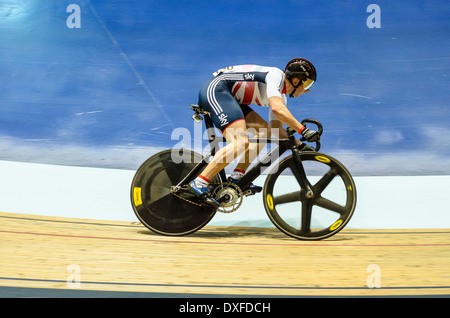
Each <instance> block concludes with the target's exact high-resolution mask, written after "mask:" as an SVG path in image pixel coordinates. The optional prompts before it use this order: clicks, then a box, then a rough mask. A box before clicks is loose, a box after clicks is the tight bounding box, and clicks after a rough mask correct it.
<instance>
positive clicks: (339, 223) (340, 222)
mask: <svg viewBox="0 0 450 318" xmlns="http://www.w3.org/2000/svg"><path fill="white" fill-rule="evenodd" d="M342 222H343V221H342V220H337V221H336V222H334V223H333V225H331V226H330V227H329V230H330V231H334V230H336V229H337V228H338V227H339V226H340V225H341V224H342Z"/></svg>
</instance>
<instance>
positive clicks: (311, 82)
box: [302, 78, 314, 90]
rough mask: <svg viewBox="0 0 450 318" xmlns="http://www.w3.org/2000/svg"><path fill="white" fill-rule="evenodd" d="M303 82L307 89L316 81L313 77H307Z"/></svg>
mask: <svg viewBox="0 0 450 318" xmlns="http://www.w3.org/2000/svg"><path fill="white" fill-rule="evenodd" d="M302 83H303V88H304V89H305V90H307V89H309V88H310V87H311V86H312V85H313V84H314V81H313V80H312V79H309V78H307V79H305V80H304V81H302Z"/></svg>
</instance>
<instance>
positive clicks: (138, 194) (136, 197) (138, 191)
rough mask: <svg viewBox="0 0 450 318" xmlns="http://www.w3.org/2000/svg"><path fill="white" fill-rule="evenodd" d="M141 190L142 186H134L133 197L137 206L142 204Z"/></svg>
mask: <svg viewBox="0 0 450 318" xmlns="http://www.w3.org/2000/svg"><path fill="white" fill-rule="evenodd" d="M141 192H142V188H139V187H134V188H133V199H134V205H135V206H140V205H141V204H142V196H141Z"/></svg>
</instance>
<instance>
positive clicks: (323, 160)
mask: <svg viewBox="0 0 450 318" xmlns="http://www.w3.org/2000/svg"><path fill="white" fill-rule="evenodd" d="M314 158H315V159H316V160H317V161H320V162H323V163H330V162H331V160H330V159H328V158H327V157H325V156H315V157H314Z"/></svg>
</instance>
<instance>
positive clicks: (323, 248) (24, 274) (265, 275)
mask: <svg viewBox="0 0 450 318" xmlns="http://www.w3.org/2000/svg"><path fill="white" fill-rule="evenodd" d="M0 235H1V258H0V259H1V260H0V271H1V273H0V286H1V287H0V290H1V288H2V287H3V288H6V287H8V288H9V287H17V288H19V290H20V288H23V289H24V290H30V289H29V288H34V289H33V290H38V291H39V290H44V289H52V290H55V289H56V290H60V291H61V292H62V291H63V290H68V289H72V288H73V287H75V288H76V289H77V290H79V291H86V292H88V291H97V292H100V291H115V292H134V293H152V294H148V295H153V297H160V296H161V295H165V296H167V295H180V294H183V295H185V296H189V295H197V296H198V295H208V297H215V296H217V297H219V296H220V295H222V296H223V295H235V296H236V297H241V296H255V297H258V296H304V297H305V296H394V295H397V296H398V295H400V296H433V295H434V296H436V295H440V296H447V297H448V296H449V295H450V229H441V230H437V229H436V230H435V229H433V230H344V231H342V232H340V233H338V234H337V235H335V236H334V237H332V238H329V239H327V240H323V241H315V242H306V241H298V240H295V239H292V238H289V237H287V236H285V235H284V234H282V233H281V232H279V231H278V230H277V229H275V228H238V227H208V226H207V227H205V228H204V229H202V230H200V231H199V232H197V233H194V234H192V235H190V236H184V237H165V236H159V235H156V234H153V233H152V232H150V231H149V230H147V229H146V228H145V227H143V226H142V225H140V224H139V223H131V222H115V221H97V220H84V219H67V218H59V217H47V216H35V215H24V214H14V213H0ZM78 282H79V285H76V283H78ZM368 284H369V285H368ZM369 287H372V288H369ZM373 287H375V288H373ZM19 295H20V296H27V295H26V294H19ZM34 295H36V293H35V294H34ZM37 295H38V296H39V293H37ZM43 295H44V294H43ZM135 295H136V294H135ZM44 297H45V296H44ZM168 297H170V296H168Z"/></svg>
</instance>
